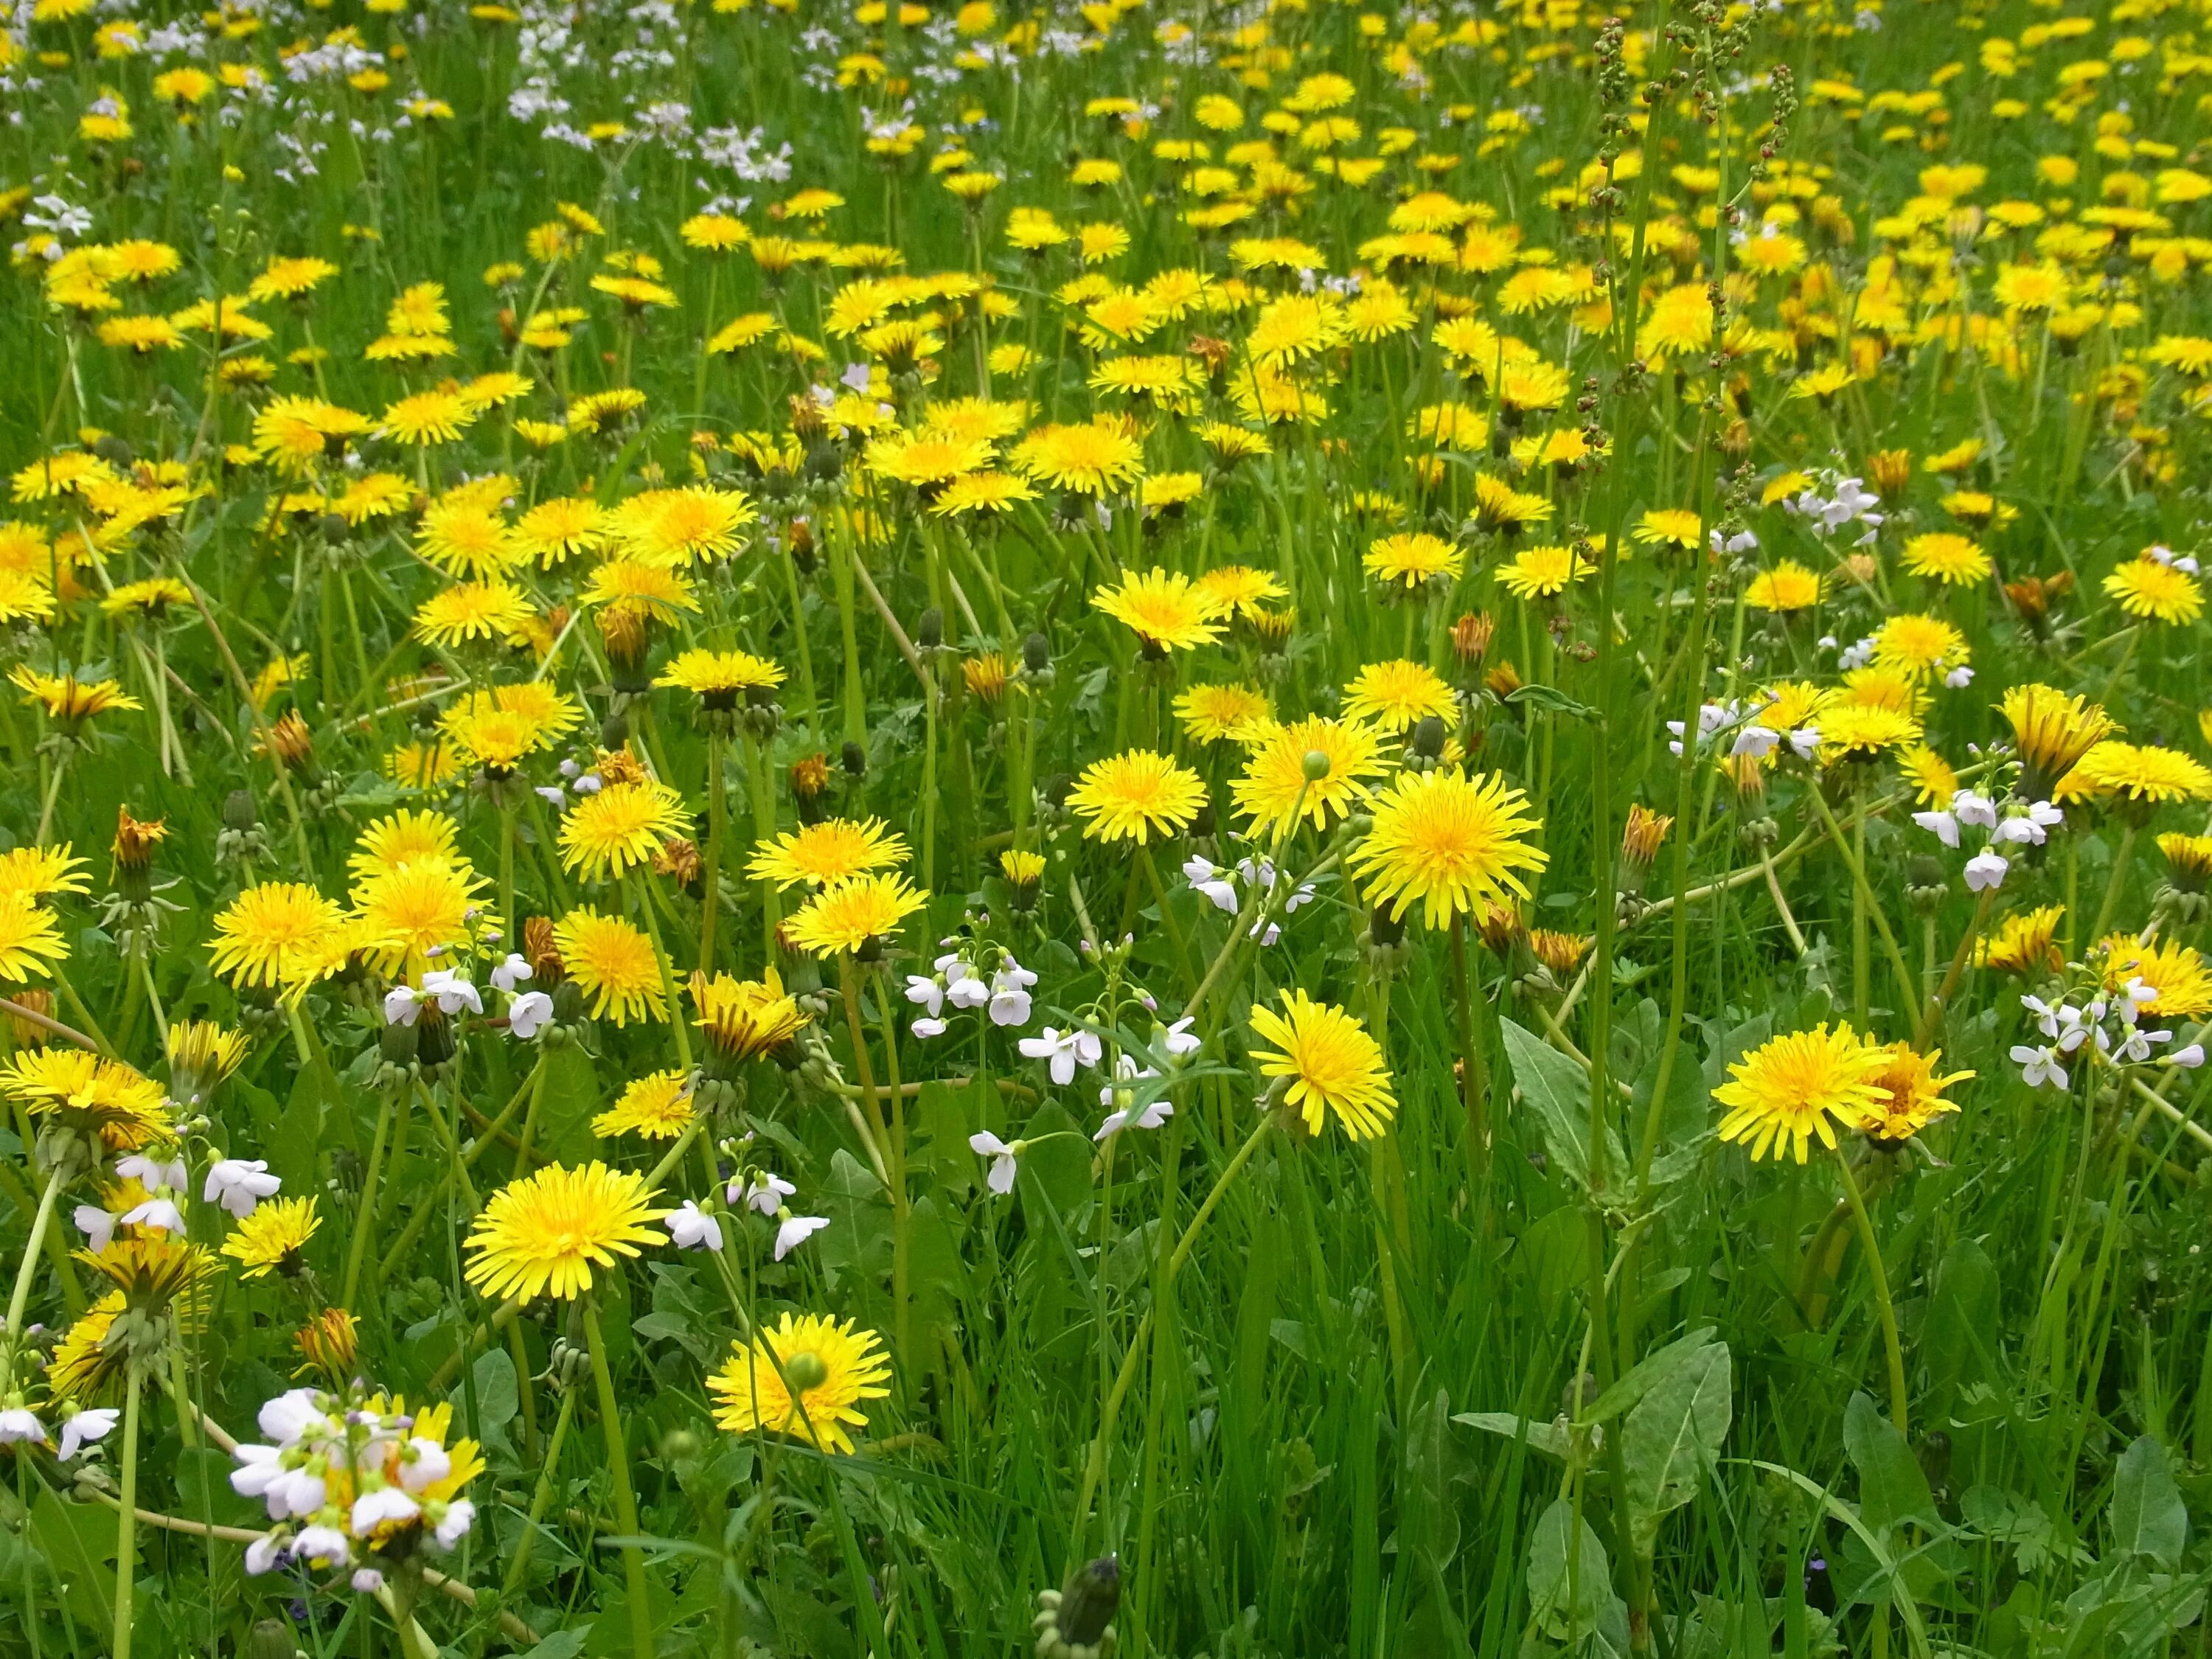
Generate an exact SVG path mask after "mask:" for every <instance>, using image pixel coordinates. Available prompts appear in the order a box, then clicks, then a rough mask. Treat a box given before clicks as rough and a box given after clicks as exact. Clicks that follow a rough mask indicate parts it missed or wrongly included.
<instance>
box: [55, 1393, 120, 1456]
mask: <svg viewBox="0 0 2212 1659" xmlns="http://www.w3.org/2000/svg"><path fill="white" fill-rule="evenodd" d="M121 1415H122V1413H119V1412H118V1411H117V1410H116V1408H115V1407H112V1406H94V1407H88V1408H87V1409H85V1410H82V1411H79V1412H77V1413H75V1414H74V1415H72V1416H70V1417H65V1418H64V1419H62V1444H61V1451H60V1454H59V1455H60V1457H61V1460H62V1462H64V1463H66V1462H69V1461H70V1458H72V1457H75V1456H76V1455H77V1453H78V1452H79V1451H80V1450H82V1449H83V1448H84V1447H87V1446H89V1445H91V1444H93V1443H94V1442H96V1441H101V1440H105V1439H106V1438H107V1437H108V1436H109V1435H110V1434H112V1432H114V1430H115V1422H116V1419H117V1418H118V1417H119V1416H121Z"/></svg>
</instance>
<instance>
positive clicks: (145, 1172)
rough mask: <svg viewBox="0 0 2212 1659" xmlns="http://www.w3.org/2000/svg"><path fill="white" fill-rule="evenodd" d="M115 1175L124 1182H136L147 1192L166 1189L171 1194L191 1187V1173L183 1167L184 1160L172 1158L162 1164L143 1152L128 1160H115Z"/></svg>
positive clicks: (157, 1159) (135, 1153)
mask: <svg viewBox="0 0 2212 1659" xmlns="http://www.w3.org/2000/svg"><path fill="white" fill-rule="evenodd" d="M115 1173H116V1174H118V1175H119V1176H122V1177H123V1178H124V1179H125V1181H135V1182H137V1183H138V1184H139V1185H140V1186H142V1187H143V1188H146V1189H147V1190H148V1191H149V1192H154V1191H156V1190H158V1189H160V1188H164V1187H166V1188H168V1190H169V1191H171V1192H173V1193H181V1192H182V1191H184V1190H185V1188H187V1187H189V1186H190V1185H191V1180H192V1176H191V1170H188V1169H186V1168H185V1161H184V1159H182V1158H172V1159H170V1160H169V1162H167V1164H164V1163H162V1162H161V1160H160V1159H159V1158H149V1157H147V1156H146V1155H145V1154H144V1153H143V1152H133V1153H132V1154H131V1156H130V1157H128V1158H117V1159H116V1160H115Z"/></svg>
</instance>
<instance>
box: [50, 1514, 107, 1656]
mask: <svg viewBox="0 0 2212 1659" xmlns="http://www.w3.org/2000/svg"><path fill="white" fill-rule="evenodd" d="M115 1532H116V1516H115V1511H114V1510H111V1509H109V1508H107V1507H106V1505H105V1504H72V1503H70V1502H69V1501H68V1500H67V1499H66V1498H63V1497H62V1496H61V1495H60V1494H59V1493H58V1492H55V1491H54V1490H53V1489H52V1487H46V1488H44V1489H42V1490H41V1491H40V1493H39V1498H38V1501H37V1502H36V1503H34V1504H32V1505H31V1536H32V1538H33V1540H34V1541H36V1542H37V1544H38V1546H39V1551H40V1553H41V1554H43V1555H44V1556H45V1557H46V1565H47V1566H48V1567H49V1568H51V1569H52V1572H53V1575H54V1581H55V1584H56V1587H57V1588H58V1589H59V1590H60V1591H61V1595H62V1599H63V1601H65V1602H67V1603H68V1605H69V1611H70V1617H71V1618H72V1619H74V1620H76V1622H77V1623H78V1624H79V1625H81V1626H83V1627H84V1628H85V1629H87V1630H89V1631H94V1632H100V1633H102V1634H103V1635H104V1634H105V1633H106V1632H107V1631H109V1630H111V1629H112V1627H113V1626H114V1621H115Z"/></svg>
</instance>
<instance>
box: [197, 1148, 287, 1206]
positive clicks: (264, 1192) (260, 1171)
mask: <svg viewBox="0 0 2212 1659" xmlns="http://www.w3.org/2000/svg"><path fill="white" fill-rule="evenodd" d="M283 1184H284V1183H283V1180H282V1179H281V1178H280V1177H278V1176H273V1175H270V1173H269V1164H268V1160H266V1159H265V1158H222V1159H221V1160H219V1161H218V1162H216V1163H215V1164H210V1165H209V1166H208V1172H207V1184H206V1185H205V1186H204V1187H202V1188H200V1198H201V1200H203V1201H204V1202H205V1203H209V1204H220V1205H222V1207H223V1208H224V1209H226V1210H228V1211H229V1212H230V1213H231V1214H233V1215H234V1216H236V1217H237V1218H239V1219H240V1220H241V1221H243V1220H244V1219H245V1218H246V1217H247V1216H250V1215H252V1213H253V1210H254V1206H256V1205H258V1204H259V1203H260V1202H261V1200H263V1199H264V1198H273V1197H275V1196H276V1189H277V1188H279V1187H282V1186H283Z"/></svg>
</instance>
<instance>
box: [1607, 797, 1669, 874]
mask: <svg viewBox="0 0 2212 1659" xmlns="http://www.w3.org/2000/svg"><path fill="white" fill-rule="evenodd" d="M1672 828H1674V819H1673V818H1671V817H1668V816H1666V815H1665V814H1663V813H1659V812H1654V811H1651V810H1650V808H1649V807H1647V806H1644V805H1641V804H1640V803H1639V804H1638V805H1633V806H1631V807H1630V808H1629V809H1628V822H1627V823H1626V824H1624V825H1623V826H1622V827H1621V832H1620V855H1621V857H1623V858H1624V859H1626V860H1628V861H1629V862H1630V863H1631V864H1638V865H1644V866H1649V865H1650V862H1651V860H1653V859H1655V858H1656V857H1657V856H1658V855H1659V848H1660V846H1661V844H1662V843H1663V842H1665V841H1666V839H1667V832H1668V830H1669V829H1672Z"/></svg>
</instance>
